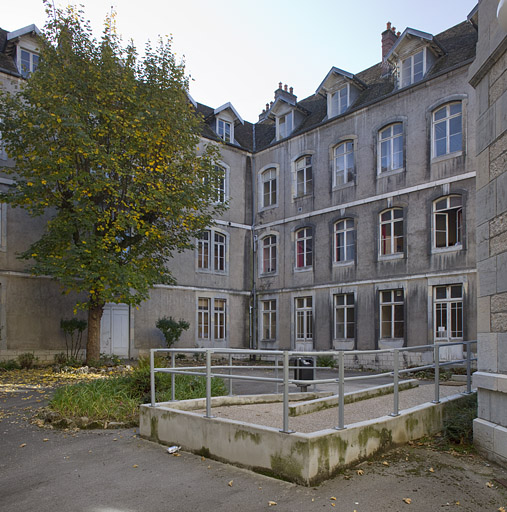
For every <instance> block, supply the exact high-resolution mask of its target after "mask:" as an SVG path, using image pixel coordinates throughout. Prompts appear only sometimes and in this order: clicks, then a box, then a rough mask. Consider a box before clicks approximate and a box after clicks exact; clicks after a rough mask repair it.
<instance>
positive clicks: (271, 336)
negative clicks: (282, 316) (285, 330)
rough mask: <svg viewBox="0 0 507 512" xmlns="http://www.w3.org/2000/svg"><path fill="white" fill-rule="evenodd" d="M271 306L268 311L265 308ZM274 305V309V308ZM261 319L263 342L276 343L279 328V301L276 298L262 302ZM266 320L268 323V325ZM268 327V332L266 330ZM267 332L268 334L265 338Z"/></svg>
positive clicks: (262, 300)
mask: <svg viewBox="0 0 507 512" xmlns="http://www.w3.org/2000/svg"><path fill="white" fill-rule="evenodd" d="M265 305H267V306H269V307H268V308H267V309H265V308H264V306H265ZM273 305H274V308H273ZM260 317H261V341H266V342H274V341H276V340H277V328H278V301H277V299H276V298H271V297H270V298H266V299H261V300H260ZM266 318H267V319H268V322H267V323H266ZM266 326H267V330H266ZM265 332H266V333H267V334H268V335H267V336H265Z"/></svg>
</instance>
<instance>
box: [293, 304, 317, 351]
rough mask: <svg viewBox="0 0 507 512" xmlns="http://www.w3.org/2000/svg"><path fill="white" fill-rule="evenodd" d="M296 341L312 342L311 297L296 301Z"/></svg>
mask: <svg viewBox="0 0 507 512" xmlns="http://www.w3.org/2000/svg"><path fill="white" fill-rule="evenodd" d="M296 340H297V341H312V340H313V299H312V297H298V298H297V299H296Z"/></svg>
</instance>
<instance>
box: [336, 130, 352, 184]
mask: <svg viewBox="0 0 507 512" xmlns="http://www.w3.org/2000/svg"><path fill="white" fill-rule="evenodd" d="M339 177H341V179H339ZM354 180H355V148H354V141H353V140H344V141H341V142H339V143H338V144H337V145H336V146H335V147H334V150H333V187H340V186H343V185H347V184H348V183H354Z"/></svg>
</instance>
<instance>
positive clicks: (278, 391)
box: [275, 354, 280, 394]
mask: <svg viewBox="0 0 507 512" xmlns="http://www.w3.org/2000/svg"><path fill="white" fill-rule="evenodd" d="M275 379H276V394H278V393H280V383H279V382H278V354H276V356H275Z"/></svg>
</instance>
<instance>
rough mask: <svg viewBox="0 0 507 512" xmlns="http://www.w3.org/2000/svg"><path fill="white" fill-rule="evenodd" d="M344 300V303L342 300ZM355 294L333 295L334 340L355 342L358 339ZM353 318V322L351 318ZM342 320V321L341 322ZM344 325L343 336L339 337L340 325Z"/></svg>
mask: <svg viewBox="0 0 507 512" xmlns="http://www.w3.org/2000/svg"><path fill="white" fill-rule="evenodd" d="M342 298H343V301H341V299H342ZM340 302H342V303H341V304H340ZM355 307H356V304H355V294H354V293H351V292H348V293H336V294H334V295H333V322H334V323H333V325H334V329H333V339H334V340H336V341H353V340H355V337H356V318H355ZM351 317H352V321H351V320H350V318H351ZM339 318H340V320H339ZM339 324H340V325H343V336H339V335H338V325H339Z"/></svg>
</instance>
